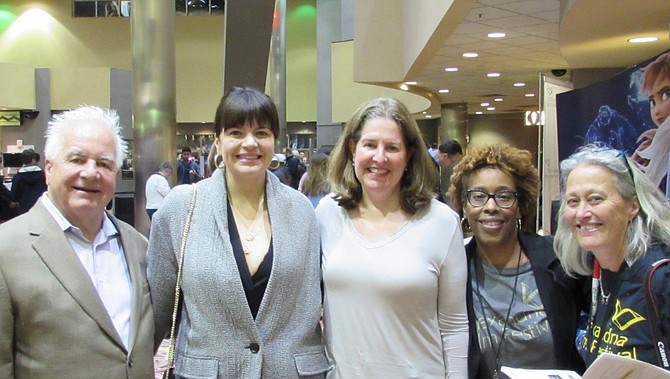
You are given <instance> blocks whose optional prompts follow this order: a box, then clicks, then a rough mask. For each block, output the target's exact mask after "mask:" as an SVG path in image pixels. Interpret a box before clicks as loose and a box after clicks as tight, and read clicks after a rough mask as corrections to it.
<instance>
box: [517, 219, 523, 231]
mask: <svg viewBox="0 0 670 379" xmlns="http://www.w3.org/2000/svg"><path fill="white" fill-rule="evenodd" d="M521 225H522V223H521V218H517V219H516V230H518V231H521Z"/></svg>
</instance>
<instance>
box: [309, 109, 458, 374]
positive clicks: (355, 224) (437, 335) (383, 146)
mask: <svg viewBox="0 0 670 379" xmlns="http://www.w3.org/2000/svg"><path fill="white" fill-rule="evenodd" d="M329 159H330V160H331V162H330V165H329V168H328V179H329V181H330V183H331V185H332V190H333V192H334V196H332V197H331V196H326V197H324V198H323V199H322V200H321V201H320V202H319V205H318V206H317V208H316V214H317V219H318V220H319V224H320V225H321V246H322V250H323V264H322V266H323V283H324V327H325V329H324V330H325V334H326V338H325V341H326V353H327V354H328V358H329V359H330V362H331V364H332V365H333V369H332V371H330V372H329V373H328V376H327V377H328V378H329V379H334V378H345V379H352V378H365V379H367V378H452V379H456V378H460V379H464V378H466V377H467V359H466V357H467V352H468V321H467V308H466V302H465V296H466V294H465V289H466V276H467V274H466V272H465V254H464V251H463V240H462V238H463V235H462V233H461V231H460V229H459V227H458V216H457V215H456V214H455V213H454V211H452V210H451V209H450V208H449V207H448V206H447V205H445V204H443V203H440V202H438V201H437V200H435V199H433V191H432V190H433V188H434V184H435V180H436V171H435V168H434V167H433V163H432V162H431V158H430V156H429V155H428V152H427V151H426V148H425V144H424V142H423V138H422V137H421V132H420V130H419V127H418V126H417V124H416V122H415V121H414V119H413V118H412V115H411V113H409V111H408V110H407V108H406V107H405V106H404V105H403V104H402V103H400V102H399V101H397V100H395V99H389V98H380V99H374V100H370V101H368V102H366V103H364V104H363V105H361V106H360V107H359V108H358V110H357V111H356V112H355V113H354V115H353V116H352V117H351V119H350V120H349V121H348V122H347V124H346V126H345V128H344V131H343V133H342V135H341V136H340V139H339V140H338V142H337V144H336V146H335V148H334V150H333V152H332V153H331V155H330V158H329Z"/></svg>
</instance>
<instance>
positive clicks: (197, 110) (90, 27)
mask: <svg viewBox="0 0 670 379" xmlns="http://www.w3.org/2000/svg"><path fill="white" fill-rule="evenodd" d="M315 4H316V0H289V1H288V7H287V22H289V23H290V24H288V25H287V33H286V35H287V44H286V45H287V54H286V55H287V68H286V70H287V88H289V90H287V108H288V109H287V120H288V121H303V120H307V121H315V120H316V86H315V83H316V37H315V34H316V32H315V31H316V16H315V14H316V12H310V11H309V9H307V8H309V7H315ZM2 5H3V10H9V11H10V13H8V14H11V13H13V14H14V15H16V17H17V18H16V20H15V21H14V22H13V23H11V24H10V26H9V27H7V24H0V63H11V64H18V65H23V66H27V67H45V68H69V67H88V68H105V67H106V68H110V67H113V68H120V69H126V70H130V69H131V50H130V19H128V18H120V17H110V18H73V17H71V12H72V5H71V0H39V1H31V2H26V1H25V0H5V1H3V4H2ZM305 7H306V8H305ZM310 15H311V16H310ZM223 22H224V17H223V16H191V17H181V16H179V17H177V19H176V25H175V29H176V30H175V35H176V41H175V51H176V71H177V78H176V85H177V122H211V121H212V120H213V116H214V111H215V108H216V105H217V104H218V102H219V99H220V98H221V95H222V94H223V90H224V89H223V88H222V86H223V85H222V83H223V29H224V25H223ZM53 75H56V73H53ZM53 75H52V79H53V80H55V81H57V80H58V78H55V77H54V76H53ZM105 80H106V81H107V82H108V79H102V82H103V83H104V82H105ZM0 85H2V78H0ZM97 85H98V84H95V86H97ZM92 86H93V85H92ZM107 92H108V91H107ZM100 105H101V106H105V104H100Z"/></svg>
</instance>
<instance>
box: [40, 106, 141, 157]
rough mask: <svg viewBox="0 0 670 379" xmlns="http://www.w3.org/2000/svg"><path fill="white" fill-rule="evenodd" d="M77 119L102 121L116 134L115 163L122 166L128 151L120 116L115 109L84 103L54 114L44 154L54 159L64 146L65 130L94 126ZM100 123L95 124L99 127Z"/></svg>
mask: <svg viewBox="0 0 670 379" xmlns="http://www.w3.org/2000/svg"><path fill="white" fill-rule="evenodd" d="M75 121H102V123H103V124H104V125H105V127H107V128H108V129H109V131H111V132H112V134H113V135H114V140H115V141H114V145H115V146H116V150H115V152H114V154H115V156H114V163H116V168H117V169H118V168H120V167H121V165H122V164H123V159H124V158H125V156H126V152H127V151H128V146H127V143H126V141H124V140H123V138H122V135H123V129H122V128H121V126H120V124H119V116H118V115H117V113H116V111H115V110H113V109H103V108H99V107H95V106H89V105H84V106H80V107H78V108H75V109H73V110H69V111H65V112H63V113H60V114H57V115H54V116H53V117H52V118H51V121H49V124H48V126H47V132H46V134H45V137H46V144H45V146H44V156H45V157H46V159H47V160H49V161H53V160H54V159H56V156H57V155H58V153H59V152H60V149H61V148H62V146H63V140H64V137H65V132H66V131H68V130H70V129H72V128H75V127H76V128H83V127H89V126H92V125H91V124H87V123H83V124H77V125H74V124H75ZM97 126H98V125H94V127H97Z"/></svg>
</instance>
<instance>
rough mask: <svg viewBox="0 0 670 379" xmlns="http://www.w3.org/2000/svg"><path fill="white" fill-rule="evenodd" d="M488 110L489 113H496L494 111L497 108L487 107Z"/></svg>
mask: <svg viewBox="0 0 670 379" xmlns="http://www.w3.org/2000/svg"><path fill="white" fill-rule="evenodd" d="M486 110H487V111H494V110H496V107H487V108H486Z"/></svg>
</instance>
